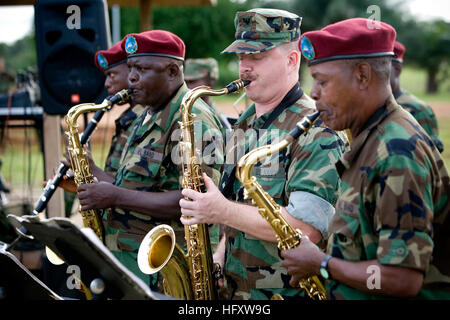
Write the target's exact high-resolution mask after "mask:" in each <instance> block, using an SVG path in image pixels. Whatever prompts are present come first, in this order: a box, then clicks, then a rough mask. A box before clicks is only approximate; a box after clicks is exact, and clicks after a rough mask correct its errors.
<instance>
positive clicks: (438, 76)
mask: <svg viewBox="0 0 450 320" xmlns="http://www.w3.org/2000/svg"><path fill="white" fill-rule="evenodd" d="M406 25H407V27H404V29H403V30H402V32H401V33H399V37H398V38H399V41H401V42H402V43H403V44H405V46H406V54H405V62H406V63H408V62H411V63H413V64H415V65H417V66H419V67H420V68H423V69H425V70H426V72H427V84H426V92H427V93H437V92H438V91H439V86H440V84H441V83H442V82H443V80H445V79H448V74H449V70H450V23H448V22H445V21H443V20H434V21H429V22H421V23H417V22H415V21H414V20H410V21H408V23H407V24H406Z"/></svg>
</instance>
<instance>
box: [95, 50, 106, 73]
mask: <svg viewBox="0 0 450 320" xmlns="http://www.w3.org/2000/svg"><path fill="white" fill-rule="evenodd" d="M97 62H98V65H99V66H100V67H102V68H103V69H106V68H108V60H106V58H105V56H104V55H103V54H101V53H99V54H98V55H97Z"/></svg>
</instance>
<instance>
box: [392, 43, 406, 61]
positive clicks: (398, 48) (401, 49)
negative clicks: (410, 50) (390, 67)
mask: <svg viewBox="0 0 450 320" xmlns="http://www.w3.org/2000/svg"><path fill="white" fill-rule="evenodd" d="M405 51H406V48H405V46H404V45H403V44H402V43H401V42H398V41H395V44H394V53H395V58H394V59H392V61H395V62H398V63H403V56H404V55H405Z"/></svg>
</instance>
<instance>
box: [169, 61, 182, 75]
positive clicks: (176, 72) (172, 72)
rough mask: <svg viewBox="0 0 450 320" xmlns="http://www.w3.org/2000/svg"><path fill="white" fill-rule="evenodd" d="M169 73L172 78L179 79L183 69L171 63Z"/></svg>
mask: <svg viewBox="0 0 450 320" xmlns="http://www.w3.org/2000/svg"><path fill="white" fill-rule="evenodd" d="M167 72H168V74H169V77H170V78H177V77H178V76H179V75H180V74H181V69H180V67H179V66H178V65H177V64H176V63H170V64H169V66H168V67H167Z"/></svg>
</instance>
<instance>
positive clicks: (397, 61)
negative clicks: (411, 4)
mask: <svg viewBox="0 0 450 320" xmlns="http://www.w3.org/2000/svg"><path fill="white" fill-rule="evenodd" d="M405 51H406V48H405V46H404V45H403V44H402V43H401V42H399V41H395V45H394V53H395V57H394V58H393V59H392V69H391V88H392V93H393V94H394V97H395V100H396V101H397V103H398V104H399V105H401V106H402V107H403V108H404V109H405V110H407V111H408V112H409V113H411V114H412V116H413V117H414V118H415V119H416V120H417V122H418V123H419V124H420V125H421V126H422V127H423V128H424V129H425V131H426V133H428V134H429V136H430V138H431V139H432V140H433V142H434V143H435V144H436V147H437V148H438V149H439V151H440V152H443V151H444V145H443V143H442V140H441V139H440V138H439V129H438V123H437V120H436V116H435V114H434V112H433V109H431V107H430V106H429V105H427V104H426V103H425V102H424V101H422V100H420V99H419V98H417V97H416V96H414V95H413V94H412V93H410V92H408V91H407V90H405V89H403V88H401V86H400V74H401V73H402V68H403V56H404V55H405Z"/></svg>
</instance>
